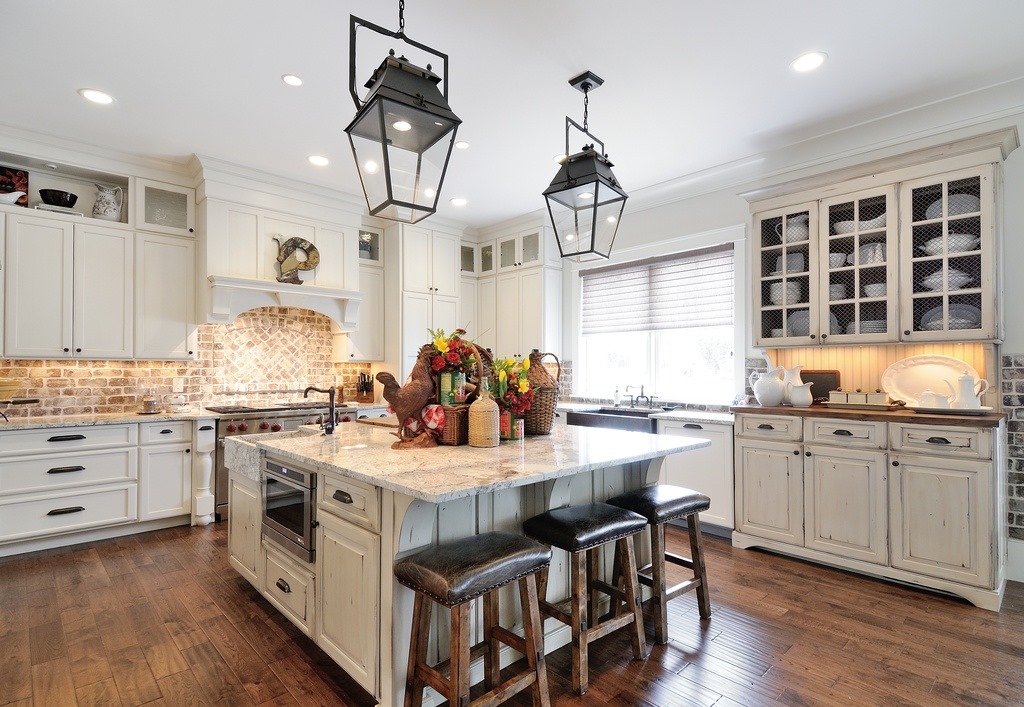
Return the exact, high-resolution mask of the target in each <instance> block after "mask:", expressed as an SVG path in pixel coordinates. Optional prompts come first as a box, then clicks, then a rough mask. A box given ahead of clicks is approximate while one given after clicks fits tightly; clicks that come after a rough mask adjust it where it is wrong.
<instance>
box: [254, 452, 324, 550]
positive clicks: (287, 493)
mask: <svg viewBox="0 0 1024 707" xmlns="http://www.w3.org/2000/svg"><path fill="white" fill-rule="evenodd" d="M260 476H261V485H262V487H263V488H262V493H261V496H262V502H263V535H264V537H267V538H270V539H271V540H273V541H275V542H276V543H278V544H279V545H280V546H281V547H282V548H284V549H285V550H287V551H288V552H290V553H292V554H293V555H295V556H296V557H299V558H301V559H303V560H305V561H306V562H312V561H313V559H314V558H315V556H316V536H315V535H314V531H315V529H316V526H317V522H316V471H313V470H311V469H304V468H302V467H301V466H296V465H295V464H292V463H290V462H283V461H275V460H273V459H268V458H264V459H263V464H262V467H261V474H260Z"/></svg>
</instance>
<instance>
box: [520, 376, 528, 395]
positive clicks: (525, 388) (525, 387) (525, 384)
mask: <svg viewBox="0 0 1024 707" xmlns="http://www.w3.org/2000/svg"><path fill="white" fill-rule="evenodd" d="M529 391H530V381H528V380H527V379H525V378H520V379H519V392H520V393H528V392H529Z"/></svg>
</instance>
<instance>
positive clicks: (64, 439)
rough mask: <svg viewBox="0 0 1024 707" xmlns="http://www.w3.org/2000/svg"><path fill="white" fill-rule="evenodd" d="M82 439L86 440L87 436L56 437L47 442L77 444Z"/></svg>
mask: <svg viewBox="0 0 1024 707" xmlns="http://www.w3.org/2000/svg"><path fill="white" fill-rule="evenodd" d="M80 439H85V435H56V436H55V437H50V438H49V439H48V440H46V441H47V442H75V441H77V440H80Z"/></svg>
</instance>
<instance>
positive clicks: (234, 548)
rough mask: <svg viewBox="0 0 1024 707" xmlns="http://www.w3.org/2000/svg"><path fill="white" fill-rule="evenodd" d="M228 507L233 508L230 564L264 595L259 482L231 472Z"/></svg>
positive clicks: (229, 549)
mask: <svg viewBox="0 0 1024 707" xmlns="http://www.w3.org/2000/svg"><path fill="white" fill-rule="evenodd" d="M228 504H229V507H230V508H231V513H230V514H228V562H230V563H231V566H232V567H234V568H235V570H236V571H237V572H238V573H239V574H240V575H242V576H243V577H245V578H246V579H247V580H249V583H250V584H251V585H252V586H254V587H255V588H256V589H257V590H258V591H263V558H262V556H261V552H260V535H261V534H262V525H263V511H262V506H261V504H260V482H259V481H254V480H253V479H249V478H247V477H245V476H241V475H239V474H236V473H234V472H230V473H229V477H228Z"/></svg>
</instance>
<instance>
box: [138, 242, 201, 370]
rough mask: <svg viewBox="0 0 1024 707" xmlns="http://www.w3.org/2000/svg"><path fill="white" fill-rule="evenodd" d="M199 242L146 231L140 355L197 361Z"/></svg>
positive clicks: (141, 267) (141, 277)
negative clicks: (197, 245)
mask: <svg viewBox="0 0 1024 707" xmlns="http://www.w3.org/2000/svg"><path fill="white" fill-rule="evenodd" d="M196 317H197V314H196V244H195V241H193V240H190V239H187V238H174V237H171V236H159V235H156V234H148V233H142V234H139V236H138V237H137V238H136V242H135V358H140V359H193V358H195V352H196V330H197V327H196Z"/></svg>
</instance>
